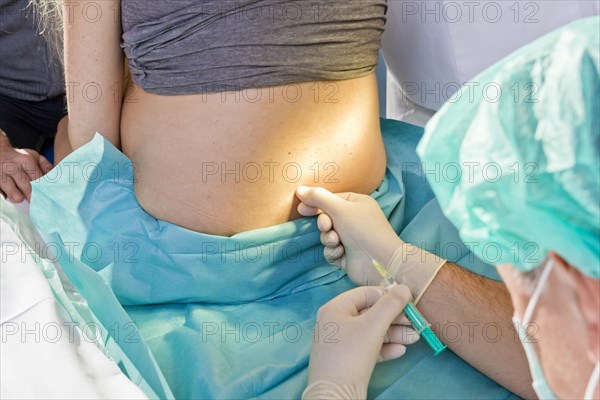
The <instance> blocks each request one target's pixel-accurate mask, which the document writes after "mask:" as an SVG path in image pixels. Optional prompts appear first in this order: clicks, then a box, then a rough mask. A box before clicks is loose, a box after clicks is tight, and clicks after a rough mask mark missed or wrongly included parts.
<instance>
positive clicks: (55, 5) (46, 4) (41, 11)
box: [28, 0, 131, 94]
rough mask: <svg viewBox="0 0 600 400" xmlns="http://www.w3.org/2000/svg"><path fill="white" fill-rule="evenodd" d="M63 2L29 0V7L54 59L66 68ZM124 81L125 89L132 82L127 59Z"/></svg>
mask: <svg viewBox="0 0 600 400" xmlns="http://www.w3.org/2000/svg"><path fill="white" fill-rule="evenodd" d="M63 2H64V0H29V5H28V6H30V7H32V8H33V12H34V14H35V18H36V20H37V23H38V29H39V33H40V35H43V36H44V38H45V39H46V41H47V42H48V45H49V47H50V49H51V50H52V53H53V56H54V58H55V59H56V61H57V62H58V63H59V64H60V65H61V66H64V59H65V49H64V42H65V41H64V34H63V29H64V18H65V17H64V11H63ZM123 81H124V82H123V83H124V87H127V86H128V85H129V83H130V81H131V74H130V73H129V65H128V63H127V59H125V64H124V68H123ZM123 94H125V90H124V91H123Z"/></svg>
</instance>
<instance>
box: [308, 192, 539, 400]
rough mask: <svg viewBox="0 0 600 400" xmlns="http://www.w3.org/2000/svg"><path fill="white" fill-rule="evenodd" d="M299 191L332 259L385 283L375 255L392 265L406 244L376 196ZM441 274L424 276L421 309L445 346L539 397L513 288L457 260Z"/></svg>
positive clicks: (351, 272) (352, 273)
mask: <svg viewBox="0 0 600 400" xmlns="http://www.w3.org/2000/svg"><path fill="white" fill-rule="evenodd" d="M296 194H297V196H298V197H299V198H300V200H301V201H302V203H301V204H300V205H299V207H298V211H299V212H300V214H302V215H305V216H311V215H319V218H318V220H317V223H318V227H319V230H320V231H321V232H322V233H321V242H322V243H323V244H324V245H325V249H324V253H325V259H326V260H327V261H328V262H330V263H332V264H335V265H338V266H339V267H341V268H343V269H345V270H346V271H347V272H348V276H349V277H350V278H351V279H352V280H353V282H354V283H355V284H358V285H369V284H377V282H379V280H380V276H379V274H378V273H377V271H376V270H375V268H373V266H372V265H371V259H372V258H373V257H375V258H377V259H378V261H380V262H381V263H382V264H383V263H388V264H389V262H390V260H393V258H394V256H396V254H397V250H398V249H400V248H402V247H403V246H406V244H405V243H404V242H403V241H402V239H400V238H399V237H398V236H397V235H396V233H395V232H394V230H393V229H392V227H391V226H390V225H389V223H388V221H387V219H386V218H385V215H383V212H382V211H381V209H380V208H379V205H378V204H377V202H376V201H375V200H374V199H373V198H372V197H370V196H366V195H361V194H355V193H341V194H336V195H334V194H332V193H330V192H328V191H326V190H325V189H322V188H300V189H298V190H297V192H296ZM414 249H415V248H414V246H413V250H414ZM419 251H420V252H421V253H427V252H424V251H423V250H419ZM367 252H368V253H367ZM400 253H403V254H404V255H406V252H403V251H401V252H400ZM400 253H398V254H400ZM423 255H424V254H416V253H414V252H413V253H412V254H410V256H411V258H412V261H413V268H414V269H413V270H412V271H411V274H412V276H413V277H414V276H415V275H416V274H415V271H416V272H418V270H419V267H420V266H421V265H420V264H419V261H420V260H424V259H426V258H427V257H425V258H422V257H423ZM427 255H428V256H433V255H432V254H431V253H427ZM433 257H435V256H433ZM415 260H416V262H414V261H415ZM442 262H443V260H442ZM440 264H441V263H439V264H438V265H440ZM422 266H423V267H426V266H427V265H426V264H422ZM430 271H431V270H429V269H428V273H430ZM435 271H436V272H437V275H435V272H434V273H433V274H430V275H427V277H430V278H432V279H433V280H431V279H416V281H421V282H427V284H428V286H427V285H424V286H422V287H421V288H420V289H421V290H424V292H422V291H421V290H419V291H420V292H421V296H420V300H419V303H418V308H419V310H420V311H421V312H422V314H423V315H424V316H425V318H426V319H427V320H428V321H429V323H431V325H432V329H434V331H436V333H437V334H438V335H439V337H440V339H441V340H442V342H444V343H445V344H446V345H447V346H448V347H449V348H450V349H451V350H452V351H454V352H455V353H456V354H457V355H459V356H460V357H461V358H462V359H463V360H465V361H466V362H468V363H469V364H471V365H472V366H473V367H475V368H477V369H478V370H479V371H481V372H482V373H483V374H485V375H486V376H488V377H490V378H492V379H494V380H495V381H496V382H498V383H499V384H501V385H502V386H504V387H506V388H507V389H508V390H510V391H512V392H514V393H516V394H518V395H519V396H522V397H525V398H535V397H536V396H535V392H534V391H533V389H532V386H531V382H532V379H531V375H530V372H529V366H528V363H527V358H526V357H525V352H524V350H523V347H522V346H521V344H520V342H519V341H518V340H516V339H515V335H514V331H513V330H512V329H511V328H512V326H513V325H512V312H513V308H512V303H511V300H510V296H509V293H508V291H507V290H506V287H505V286H504V285H503V284H502V283H500V282H495V281H493V280H491V279H487V278H484V277H481V276H479V275H476V274H474V273H471V272H469V271H467V270H465V269H463V268H461V267H459V266H457V265H455V264H453V263H451V262H445V263H443V265H442V267H441V268H439V272H438V269H436V270H435ZM395 278H396V281H398V282H400V283H405V284H407V285H408V286H409V287H410V286H411V285H412V284H414V281H415V280H414V279H408V280H406V275H404V276H403V271H402V266H400V270H398V273H396V275H395ZM418 278H422V277H418ZM429 282H431V283H429ZM411 291H413V290H412V288H411ZM414 294H415V293H414V291H413V295H414ZM415 297H416V295H415Z"/></svg>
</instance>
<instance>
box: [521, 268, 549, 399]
mask: <svg viewBox="0 0 600 400" xmlns="http://www.w3.org/2000/svg"><path fill="white" fill-rule="evenodd" d="M553 266H554V262H553V261H552V260H548V263H547V264H546V266H545V267H544V268H545V269H544V271H543V272H542V276H541V277H540V281H539V283H538V285H537V287H536V288H535V290H534V292H533V295H532V296H531V299H530V300H529V304H528V305H527V308H526V309H525V314H523V320H522V321H519V317H517V316H516V315H515V316H513V323H514V325H515V328H516V330H517V333H518V334H519V339H521V343H523V347H524V348H525V355H526V356H527V361H529V369H530V371H531V377H532V378H533V390H535V393H536V394H537V395H538V397H539V398H540V400H551V399H557V397H556V395H555V394H554V393H553V392H552V389H551V388H550V385H548V381H547V380H546V376H545V375H544V371H543V370H542V365H541V364H540V360H539V358H538V356H537V353H536V350H535V341H534V339H531V338H529V336H528V335H527V328H528V326H529V325H530V322H531V316H532V315H533V310H534V309H535V306H536V305H537V302H538V300H539V298H540V295H541V294H542V290H543V289H544V286H545V285H546V281H547V280H548V275H550V272H551V271H552V267H553Z"/></svg>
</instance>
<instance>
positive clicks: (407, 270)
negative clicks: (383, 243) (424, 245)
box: [388, 243, 446, 304]
mask: <svg viewBox="0 0 600 400" xmlns="http://www.w3.org/2000/svg"><path fill="white" fill-rule="evenodd" d="M444 264H446V260H445V259H443V258H441V257H439V256H437V255H435V254H433V253H430V252H428V251H426V250H423V249H421V248H419V247H417V246H415V245H413V244H410V243H403V244H402V245H401V246H400V247H398V249H396V252H395V253H394V255H393V256H392V259H391V261H390V262H389V264H388V271H389V273H390V275H391V276H393V277H394V279H395V280H396V282H398V283H400V284H404V285H406V286H408V288H409V289H410V292H411V293H412V295H413V298H414V304H417V303H418V302H419V300H420V299H421V296H423V293H424V292H425V290H427V288H428V287H429V285H430V284H431V282H432V281H433V279H434V278H435V276H436V275H437V273H438V271H439V270H440V268H442V266H443V265H444Z"/></svg>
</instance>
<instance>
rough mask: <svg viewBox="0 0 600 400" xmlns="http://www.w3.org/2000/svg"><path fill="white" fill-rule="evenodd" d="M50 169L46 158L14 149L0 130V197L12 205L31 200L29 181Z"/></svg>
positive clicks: (24, 150) (36, 153)
mask: <svg viewBox="0 0 600 400" xmlns="http://www.w3.org/2000/svg"><path fill="white" fill-rule="evenodd" d="M51 169H52V164H50V162H49V161H48V160H47V159H46V157H44V156H42V155H40V154H39V153H38V152H37V151H35V150H31V149H16V148H14V147H13V146H12V145H11V144H10V141H9V140H8V137H7V136H6V134H5V133H4V132H3V131H2V130H1V129H0V195H2V196H4V197H6V198H8V199H9V200H10V201H12V202H13V203H20V202H21V201H23V200H24V199H27V200H28V201H29V200H30V198H31V181H33V180H35V179H38V178H40V177H42V176H43V175H44V174H46V173H48V172H49V171H50V170H51Z"/></svg>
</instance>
